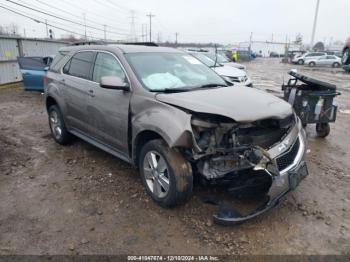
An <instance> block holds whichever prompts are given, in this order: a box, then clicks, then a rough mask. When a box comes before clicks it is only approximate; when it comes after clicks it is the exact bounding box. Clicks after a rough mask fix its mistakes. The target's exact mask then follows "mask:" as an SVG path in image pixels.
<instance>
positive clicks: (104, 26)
mask: <svg viewBox="0 0 350 262" xmlns="http://www.w3.org/2000/svg"><path fill="white" fill-rule="evenodd" d="M106 31H107V25H103V33H104V38H105V41H106V40H107V32H106Z"/></svg>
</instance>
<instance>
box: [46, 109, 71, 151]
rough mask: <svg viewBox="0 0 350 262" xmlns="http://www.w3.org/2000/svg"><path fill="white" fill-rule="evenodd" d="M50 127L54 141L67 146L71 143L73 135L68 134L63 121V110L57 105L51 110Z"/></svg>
mask: <svg viewBox="0 0 350 262" xmlns="http://www.w3.org/2000/svg"><path fill="white" fill-rule="evenodd" d="M48 113H49V126H50V130H51V135H52V137H53V139H54V140H55V141H56V142H57V143H59V144H61V145H66V144H68V143H69V142H70V141H71V138H72V135H71V134H70V133H69V132H68V130H67V128H66V125H65V123H64V120H63V116H62V113H61V110H60V109H59V107H58V106H57V105H52V106H50V108H49V111H48Z"/></svg>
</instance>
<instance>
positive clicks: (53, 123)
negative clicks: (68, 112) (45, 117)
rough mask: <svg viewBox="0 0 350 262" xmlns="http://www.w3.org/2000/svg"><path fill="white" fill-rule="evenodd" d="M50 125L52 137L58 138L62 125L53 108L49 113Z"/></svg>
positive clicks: (60, 134)
mask: <svg viewBox="0 0 350 262" xmlns="http://www.w3.org/2000/svg"><path fill="white" fill-rule="evenodd" d="M50 127H51V131H52V134H53V135H54V137H55V138H56V139H60V138H61V136H62V126H61V121H60V119H59V117H58V114H57V112H56V111H55V110H53V111H51V114H50Z"/></svg>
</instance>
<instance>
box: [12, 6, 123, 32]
mask: <svg viewBox="0 0 350 262" xmlns="http://www.w3.org/2000/svg"><path fill="white" fill-rule="evenodd" d="M6 1H7V2H10V3H12V4H15V5H18V6H21V7H24V8H27V9H30V10H32V11H35V12H39V13H42V14H45V15H47V16H51V17H54V18H57V19H60V20H63V21H66V22H70V23H73V24H76V25H80V26H84V27H87V28H91V29H94V30H98V31H102V32H103V31H104V30H103V29H101V28H97V27H94V26H90V25H86V24H82V23H80V22H75V21H73V20H70V19H66V18H63V17H59V16H57V15H54V14H50V13H47V12H44V11H41V10H38V9H35V8H32V7H29V6H26V5H23V4H20V3H16V2H14V1H11V0H6ZM107 32H108V33H111V34H116V35H123V36H125V35H127V34H122V33H117V32H114V31H107Z"/></svg>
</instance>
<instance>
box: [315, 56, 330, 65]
mask: <svg viewBox="0 0 350 262" xmlns="http://www.w3.org/2000/svg"><path fill="white" fill-rule="evenodd" d="M327 57H328V56H321V57H320V58H318V60H317V59H316V63H317V64H318V65H320V66H324V65H327V62H328V60H327V59H328V58H327Z"/></svg>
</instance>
